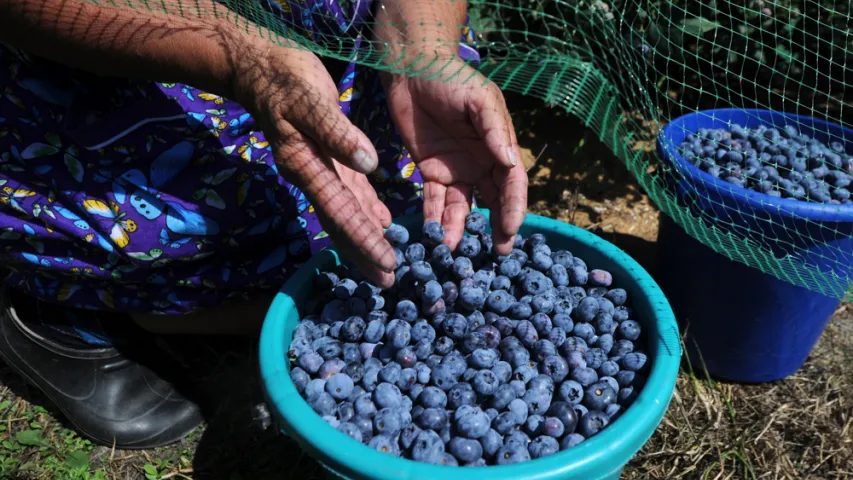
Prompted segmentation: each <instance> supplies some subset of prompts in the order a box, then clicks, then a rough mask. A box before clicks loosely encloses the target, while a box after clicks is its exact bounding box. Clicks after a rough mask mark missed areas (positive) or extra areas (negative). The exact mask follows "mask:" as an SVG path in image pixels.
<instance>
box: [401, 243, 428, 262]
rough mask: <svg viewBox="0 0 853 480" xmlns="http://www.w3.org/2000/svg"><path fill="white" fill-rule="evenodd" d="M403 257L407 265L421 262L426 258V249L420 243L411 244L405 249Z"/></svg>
mask: <svg viewBox="0 0 853 480" xmlns="http://www.w3.org/2000/svg"><path fill="white" fill-rule="evenodd" d="M405 256H406V260H407V261H408V262H409V263H415V262H420V261H423V260H424V258H425V257H426V248H425V247H424V246H423V244H421V243H412V244H410V245H409V246H408V247H406V254H405Z"/></svg>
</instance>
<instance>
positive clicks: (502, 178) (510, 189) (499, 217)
mask: <svg viewBox="0 0 853 480" xmlns="http://www.w3.org/2000/svg"><path fill="white" fill-rule="evenodd" d="M493 177H494V186H495V187H496V188H497V189H498V192H497V200H498V202H497V203H498V204H497V205H496V206H494V207H489V208H490V209H491V210H492V212H495V213H497V214H496V215H495V214H493V215H492V241H493V244H494V248H495V250H496V251H497V252H498V254H500V255H508V254H509V252H510V251H511V250H512V245H513V242H514V241H515V235H516V234H517V233H518V229H519V228H521V224H522V223H524V216H525V214H526V213H527V172H526V171H525V169H524V165H523V164H521V163H519V164H518V165H516V166H515V167H513V168H511V169H509V170H507V169H503V168H495V170H494V173H493Z"/></svg>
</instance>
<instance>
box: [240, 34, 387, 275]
mask: <svg viewBox="0 0 853 480" xmlns="http://www.w3.org/2000/svg"><path fill="white" fill-rule="evenodd" d="M234 95H235V97H234V98H235V99H236V100H237V101H239V102H240V103H241V104H243V105H244V106H245V107H246V108H248V109H249V110H250V112H251V113H252V114H253V115H254V117H255V119H256V120H257V121H258V122H259V124H260V126H261V128H262V130H263V131H264V133H265V134H266V137H267V140H268V141H269V142H270V145H271V146H272V149H273V154H274V156H275V159H276V163H277V164H278V166H279V172H280V173H281V174H282V176H283V177H284V178H285V179H286V180H288V181H289V182H291V183H293V184H294V185H296V186H297V187H299V188H300V189H301V190H302V191H303V192H304V193H305V195H306V197H307V198H308V199H309V200H310V201H311V202H312V203H313V205H314V208H315V211H316V212H317V217H318V218H319V220H320V223H321V224H322V225H323V228H324V229H325V230H326V232H327V233H328V234H329V236H330V237H331V238H332V241H333V242H334V243H335V246H336V247H337V248H338V249H340V250H341V251H342V253H343V254H344V255H345V256H346V257H347V258H348V259H350V260H352V261H353V263H354V264H355V265H356V266H357V267H358V268H359V269H360V270H361V271H362V272H364V273H365V275H366V276H367V277H368V278H370V279H372V280H373V281H374V282H376V284H377V285H381V286H383V287H389V286H390V285H392V284H393V281H394V275H393V273H392V272H393V270H394V267H395V264H396V257H395V255H394V252H393V249H392V247H391V245H390V244H389V243H388V242H387V241H386V240H385V238H384V236H383V230H382V228H383V227H388V226H389V225H390V224H391V214H390V212H389V211H388V209H387V208H386V207H385V206H384V205H383V204H382V203H381V202H380V201H379V199H378V198H377V196H376V192H375V191H374V189H373V187H372V186H371V185H370V184H369V183H368V181H367V178H366V177H365V175H364V174H365V173H369V172H371V171H373V170H374V169H375V168H376V166H377V164H378V161H377V154H376V150H375V149H374V148H373V145H372V143H371V142H370V141H369V140H368V139H367V137H366V136H365V135H364V133H362V132H361V131H360V130H359V129H358V128H356V127H355V126H354V125H353V124H352V123H351V122H350V121H349V119H347V118H346V117H345V116H344V115H343V114H342V113H341V111H340V108H339V107H338V104H337V89H336V87H335V83H334V82H333V81H332V79H331V77H330V76H329V74H328V72H327V71H326V69H325V67H324V66H323V64H322V62H320V60H319V59H318V58H317V57H316V56H315V55H314V54H312V53H310V52H307V51H304V50H298V49H295V48H283V47H278V46H275V45H272V44H271V43H267V42H265V41H259V42H257V43H253V44H252V45H249V46H247V50H246V51H244V52H241V59H238V60H235V75H234Z"/></svg>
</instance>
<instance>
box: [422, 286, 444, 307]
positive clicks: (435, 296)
mask: <svg viewBox="0 0 853 480" xmlns="http://www.w3.org/2000/svg"><path fill="white" fill-rule="evenodd" d="M442 295H444V291H443V290H442V289H441V284H439V283H438V282H436V281H435V280H430V281H428V282H427V283H426V284H424V286H423V293H422V298H423V301H424V304H426V305H433V304H434V303H435V302H437V301H438V300H439V299H440V298H442Z"/></svg>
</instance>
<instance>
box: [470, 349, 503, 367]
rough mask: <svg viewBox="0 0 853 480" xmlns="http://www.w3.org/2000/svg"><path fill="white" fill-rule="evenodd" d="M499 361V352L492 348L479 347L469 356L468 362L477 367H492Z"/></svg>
mask: <svg viewBox="0 0 853 480" xmlns="http://www.w3.org/2000/svg"><path fill="white" fill-rule="evenodd" d="M497 361H498V353H497V352H496V351H494V350H492V349H488V348H479V349H477V350H474V352H473V353H471V356H470V357H468V364H469V365H471V366H472V367H474V368H477V369H483V368H492V367H494V366H495V364H496V363H497Z"/></svg>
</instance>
